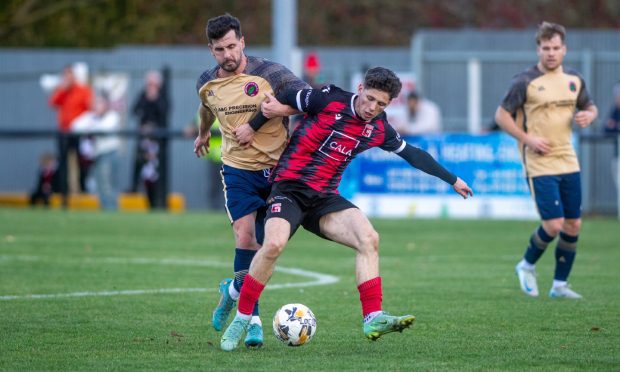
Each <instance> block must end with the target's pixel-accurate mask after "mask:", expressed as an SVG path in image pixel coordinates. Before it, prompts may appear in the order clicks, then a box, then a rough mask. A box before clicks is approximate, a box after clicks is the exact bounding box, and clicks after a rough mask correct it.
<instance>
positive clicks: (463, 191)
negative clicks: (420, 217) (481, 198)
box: [396, 144, 474, 199]
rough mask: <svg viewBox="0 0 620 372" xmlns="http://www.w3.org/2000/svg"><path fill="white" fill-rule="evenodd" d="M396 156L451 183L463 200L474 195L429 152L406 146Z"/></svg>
mask: <svg viewBox="0 0 620 372" xmlns="http://www.w3.org/2000/svg"><path fill="white" fill-rule="evenodd" d="M396 154H397V155H398V156H400V157H401V158H403V159H405V160H406V161H407V163H409V164H410V165H411V166H413V167H415V168H418V169H419V170H421V171H422V172H424V173H427V174H430V175H431V176H435V177H437V178H439V179H441V180H443V181H445V182H447V183H449V184H450V185H452V188H453V189H454V191H456V192H457V193H458V194H459V195H461V196H462V197H463V198H465V199H467V197H468V196H473V195H474V193H473V191H472V190H471V188H469V186H467V183H465V181H463V180H462V179H460V178H459V177H457V176H455V175H454V174H452V173H450V171H448V170H447V169H446V168H444V167H443V166H442V165H441V164H439V163H438V162H437V161H436V160H435V159H434V158H433V157H432V156H431V154H429V153H428V152H426V151H424V150H422V149H420V148H417V147H413V146H411V145H409V144H406V145H405V148H403V149H402V150H401V151H400V152H397V153H396Z"/></svg>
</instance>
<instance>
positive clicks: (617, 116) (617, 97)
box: [605, 82, 620, 187]
mask: <svg viewBox="0 0 620 372" xmlns="http://www.w3.org/2000/svg"><path fill="white" fill-rule="evenodd" d="M613 93H614V107H613V108H612V109H611V111H610V112H609V117H608V118H607V122H606V123H605V133H607V134H613V135H620V82H617V83H616V85H614V90H613ZM611 174H612V177H613V179H614V183H615V184H616V187H618V184H619V183H620V180H619V179H618V141H615V142H614V157H613V159H612V160H611Z"/></svg>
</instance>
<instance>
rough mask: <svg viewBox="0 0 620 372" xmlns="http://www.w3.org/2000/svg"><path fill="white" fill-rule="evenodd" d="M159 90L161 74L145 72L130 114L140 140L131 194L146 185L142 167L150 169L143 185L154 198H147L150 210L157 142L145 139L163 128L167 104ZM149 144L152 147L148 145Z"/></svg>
mask: <svg viewBox="0 0 620 372" xmlns="http://www.w3.org/2000/svg"><path fill="white" fill-rule="evenodd" d="M162 87H163V77H162V75H161V73H160V72H159V71H156V70H151V71H148V72H147V73H146V75H145V76H144V89H143V90H142V91H141V92H140V94H139V95H138V98H137V99H136V101H135V103H134V105H133V109H132V111H133V114H134V115H135V116H136V117H137V119H138V129H139V131H140V132H141V134H142V135H143V137H141V138H139V139H138V141H137V147H136V155H135V162H134V167H133V172H132V177H131V187H130V191H131V192H137V191H138V186H139V182H140V181H141V180H142V181H146V179H145V178H144V171H145V166H146V167H147V168H149V170H150V175H149V177H148V182H146V183H145V185H148V187H149V189H148V190H146V191H147V195H148V194H149V192H150V193H152V196H153V198H151V197H149V202H150V206H151V207H153V204H154V202H155V192H156V190H155V187H156V181H157V179H158V178H159V177H158V176H156V175H157V174H158V173H159V170H158V167H159V161H158V156H159V149H160V141H158V140H157V138H155V137H150V136H148V135H149V134H150V133H152V132H153V131H154V130H157V129H163V128H164V126H165V124H166V116H167V115H168V108H169V103H168V99H167V98H166V95H165V94H164V92H163V91H162ZM151 141H154V142H155V143H150V142H151ZM147 163H148V164H147Z"/></svg>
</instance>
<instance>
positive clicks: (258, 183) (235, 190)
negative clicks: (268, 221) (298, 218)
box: [222, 165, 271, 226]
mask: <svg viewBox="0 0 620 372" xmlns="http://www.w3.org/2000/svg"><path fill="white" fill-rule="evenodd" d="M269 172H270V169H263V170H259V171H250V170H244V169H238V168H233V167H231V166H228V165H222V178H223V183H224V198H225V200H226V211H227V212H228V217H229V218H230V222H231V223H232V222H234V221H236V220H238V219H240V218H241V217H243V216H246V215H248V214H250V213H252V212H254V211H258V215H257V218H256V220H257V225H258V222H259V219H260V225H261V226H262V224H263V220H264V216H265V205H266V204H265V200H267V197H268V196H269V193H270V192H271V183H269Z"/></svg>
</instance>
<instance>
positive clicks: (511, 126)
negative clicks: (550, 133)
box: [495, 106, 551, 155]
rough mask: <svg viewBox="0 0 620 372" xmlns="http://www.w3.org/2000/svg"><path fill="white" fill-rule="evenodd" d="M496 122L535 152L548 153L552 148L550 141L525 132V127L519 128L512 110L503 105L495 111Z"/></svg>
mask: <svg viewBox="0 0 620 372" xmlns="http://www.w3.org/2000/svg"><path fill="white" fill-rule="evenodd" d="M495 122H496V123H497V124H498V125H499V126H500V127H501V128H502V129H503V130H504V131H506V133H508V134H510V135H511V136H513V137H514V138H515V139H516V140H517V141H519V142H523V143H525V144H526V145H527V147H529V148H531V149H532V150H533V151H534V152H536V153H538V154H541V155H546V154H547V153H549V151H550V150H551V147H550V146H549V141H547V140H546V139H544V138H541V137H536V136H533V135H531V134H529V133H526V132H524V131H523V129H521V128H519V126H518V125H517V123H516V122H515V120H514V119H513V118H512V115H511V114H510V112H508V111H506V109H505V108H503V107H502V106H499V107H498V108H497V111H496V112H495Z"/></svg>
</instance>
